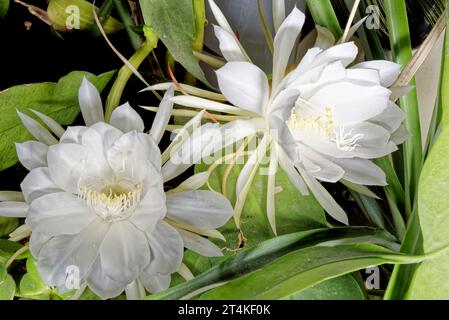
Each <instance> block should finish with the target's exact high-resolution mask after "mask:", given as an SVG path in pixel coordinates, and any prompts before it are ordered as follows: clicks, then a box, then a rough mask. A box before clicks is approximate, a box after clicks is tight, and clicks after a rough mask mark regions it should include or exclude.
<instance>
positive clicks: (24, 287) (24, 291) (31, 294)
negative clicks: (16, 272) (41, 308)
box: [19, 273, 50, 300]
mask: <svg viewBox="0 0 449 320" xmlns="http://www.w3.org/2000/svg"><path fill="white" fill-rule="evenodd" d="M19 292H20V296H21V297H26V298H34V299H40V300H43V299H44V298H47V299H48V297H49V296H50V289H49V288H48V287H47V286H45V284H44V283H43V282H42V281H36V280H35V279H34V278H33V277H32V276H31V275H30V274H29V273H26V274H25V275H24V276H23V277H22V279H21V280H20V284H19Z"/></svg>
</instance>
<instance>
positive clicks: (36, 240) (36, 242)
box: [30, 232, 52, 258]
mask: <svg viewBox="0 0 449 320" xmlns="http://www.w3.org/2000/svg"><path fill="white" fill-rule="evenodd" d="M51 238H52V237H51V236H49V235H47V234H44V233H39V232H32V233H31V237H30V252H31V254H32V255H33V257H35V258H37V257H39V253H40V251H41V249H42V247H43V246H44V245H45V244H46V243H47V242H48V241H49V240H50V239H51Z"/></svg>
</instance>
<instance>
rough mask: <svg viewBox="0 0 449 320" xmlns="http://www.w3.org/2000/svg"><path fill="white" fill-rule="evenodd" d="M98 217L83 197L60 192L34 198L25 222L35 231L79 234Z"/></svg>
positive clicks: (56, 234)
mask: <svg viewBox="0 0 449 320" xmlns="http://www.w3.org/2000/svg"><path fill="white" fill-rule="evenodd" d="M96 218H97V215H96V214H95V212H94V211H92V210H91V209H90V208H88V207H87V206H86V205H85V203H84V202H83V201H82V200H81V199H79V198H78V197H76V196H74V195H73V194H70V193H67V192H58V193H51V194H47V195H45V196H42V197H40V198H37V199H36V200H34V201H33V202H32V203H31V205H30V209H29V213H28V216H27V219H26V221H25V222H26V224H27V225H28V226H29V227H30V229H31V230H32V231H33V232H34V231H36V232H39V233H45V234H48V235H51V236H59V235H63V234H77V233H79V232H80V231H81V230H83V229H84V228H85V227H86V226H87V225H89V224H90V223H91V222H92V221H93V220H95V219H96Z"/></svg>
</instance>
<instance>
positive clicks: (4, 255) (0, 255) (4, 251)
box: [0, 239, 23, 264]
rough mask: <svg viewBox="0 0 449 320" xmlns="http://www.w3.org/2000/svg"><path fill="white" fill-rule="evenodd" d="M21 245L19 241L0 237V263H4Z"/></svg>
mask: <svg viewBox="0 0 449 320" xmlns="http://www.w3.org/2000/svg"><path fill="white" fill-rule="evenodd" d="M22 247H23V246H22V245H21V244H20V243H17V242H12V241H8V240H5V239H0V264H2V263H3V264H4V263H6V261H8V259H9V258H10V257H11V256H12V255H13V254H14V252H16V251H17V250H19V249H20V248H22Z"/></svg>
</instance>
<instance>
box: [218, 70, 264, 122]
mask: <svg viewBox="0 0 449 320" xmlns="http://www.w3.org/2000/svg"><path fill="white" fill-rule="evenodd" d="M217 80H218V86H219V87H220V91H221V92H222V93H223V95H224V96H225V97H226V98H227V99H228V101H229V102H231V103H232V104H233V105H235V106H238V107H240V108H242V109H244V110H248V111H251V112H254V113H257V114H263V112H264V108H265V106H266V105H267V103H268V95H269V85H268V80H267V77H266V75H265V73H264V72H263V71H262V70H260V69H259V68H258V67H257V66H255V65H253V64H251V63H249V62H228V63H227V64H225V65H224V67H222V68H220V69H219V70H217Z"/></svg>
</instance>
